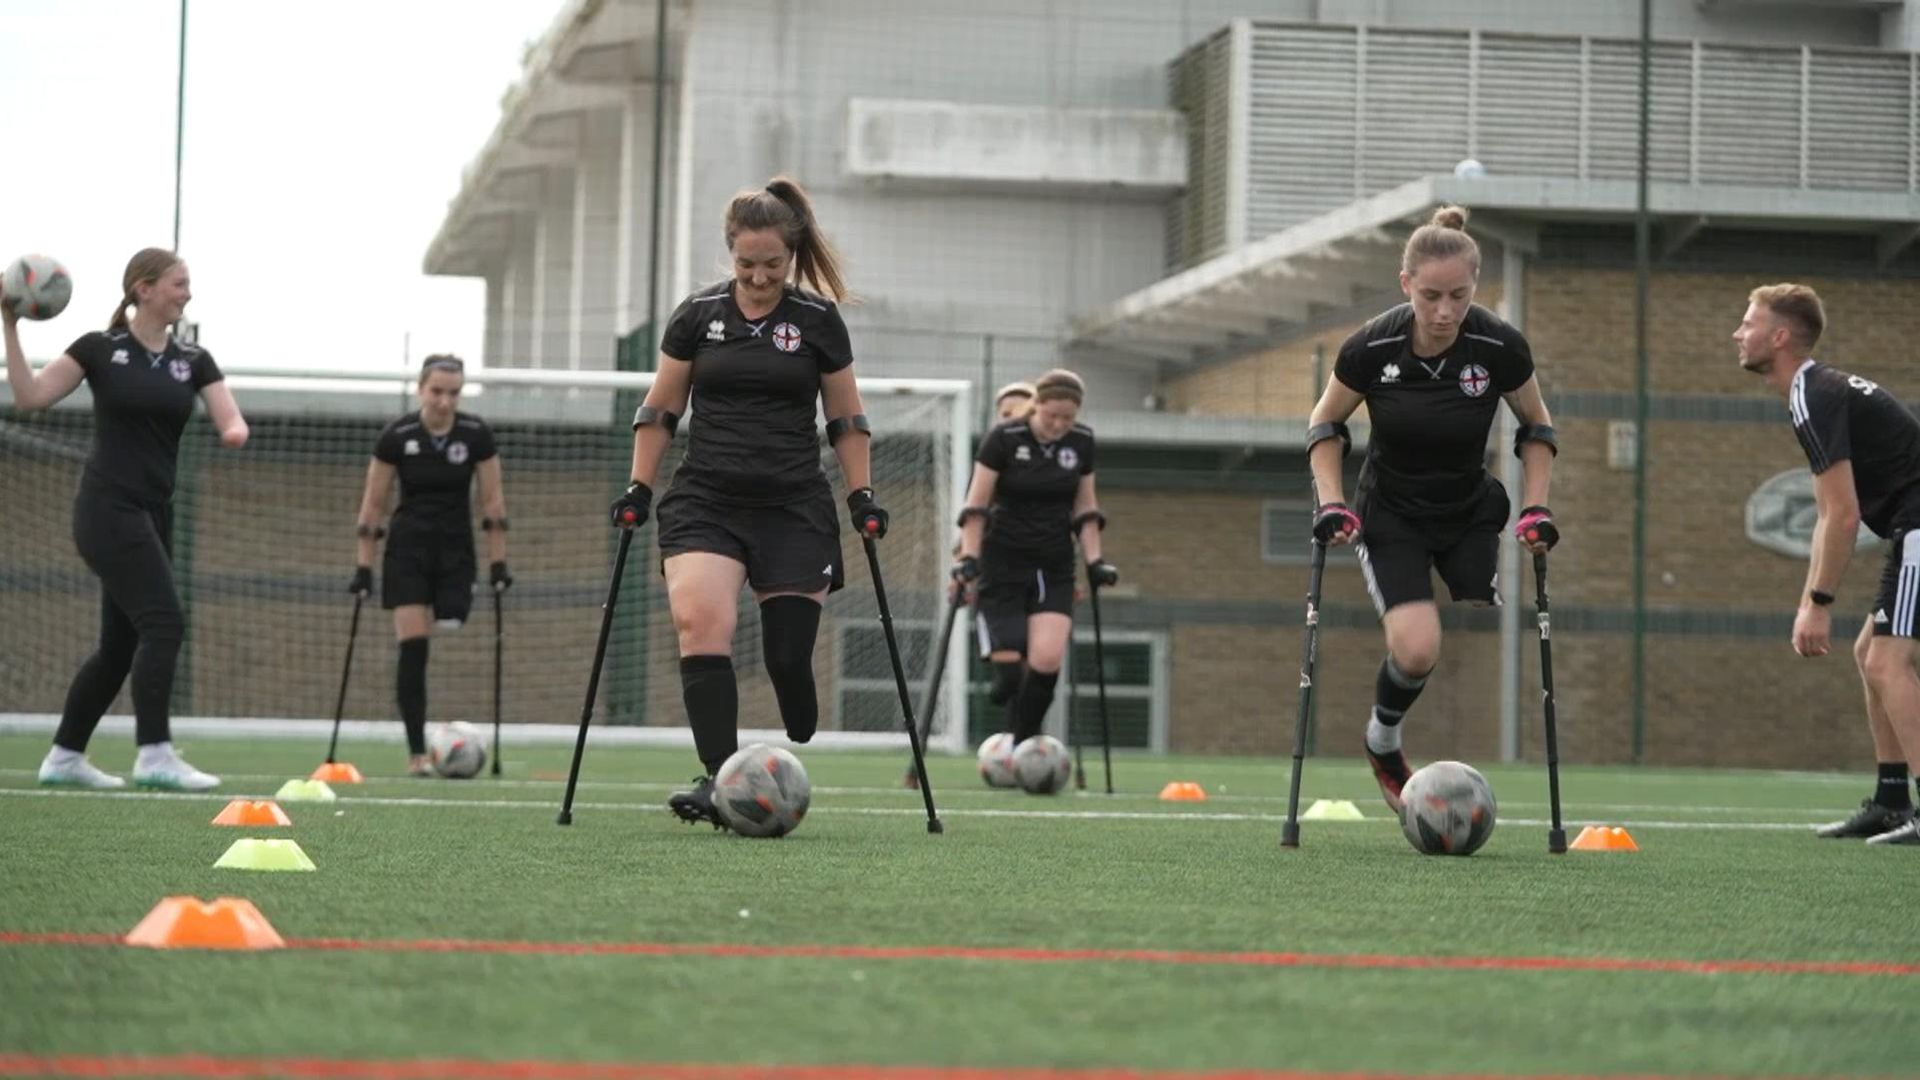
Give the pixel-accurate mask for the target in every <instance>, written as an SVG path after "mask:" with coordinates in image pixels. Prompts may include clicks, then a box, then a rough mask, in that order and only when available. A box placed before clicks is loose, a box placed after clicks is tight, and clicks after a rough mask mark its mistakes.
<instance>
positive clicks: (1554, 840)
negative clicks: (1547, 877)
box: [1547, 829, 1567, 855]
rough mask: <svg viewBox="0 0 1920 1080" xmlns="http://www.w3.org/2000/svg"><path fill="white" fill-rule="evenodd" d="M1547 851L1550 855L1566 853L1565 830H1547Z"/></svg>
mask: <svg viewBox="0 0 1920 1080" xmlns="http://www.w3.org/2000/svg"><path fill="white" fill-rule="evenodd" d="M1547 853H1548V854H1550V855H1565V854H1566V853H1567V830H1565V829H1548V830H1547Z"/></svg>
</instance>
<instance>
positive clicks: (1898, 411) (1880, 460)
mask: <svg viewBox="0 0 1920 1080" xmlns="http://www.w3.org/2000/svg"><path fill="white" fill-rule="evenodd" d="M1747 301H1748V302H1747V311H1746V315H1745V316H1744V317H1743V318H1742V319H1741V320H1740V327H1739V329H1737V330H1735V331H1734V334H1733V337H1734V341H1735V342H1737V343H1738V346H1739V353H1740V366H1741V367H1743V368H1745V369H1747V370H1748V371H1751V372H1753V373H1754V374H1756V375H1759V376H1760V377H1761V378H1762V379H1763V380H1765V381H1766V383H1767V385H1768V386H1771V387H1773V389H1774V390H1776V391H1778V392H1779V394H1780V395H1781V396H1782V397H1784V398H1786V399H1787V411H1788V414H1789V415H1790V416H1791V417H1792V420H1793V433H1794V435H1795V436H1796V437H1797V438H1798V439H1799V440H1800V448H1801V449H1802V450H1804V451H1805V452H1806V455H1807V464H1808V466H1809V467H1810V468H1811V469H1812V470H1813V497H1814V506H1815V508H1816V512H1817V514H1818V517H1817V518H1816V520H1815V523H1814V527H1813V551H1812V560H1811V561H1810V562H1809V564H1808V566H1807V578H1806V584H1805V587H1804V588H1803V589H1802V590H1801V594H1800V604H1799V610H1798V611H1797V612H1796V614H1795V615H1794V619H1793V649H1794V651H1795V652H1797V653H1799V654H1800V655H1801V656H1825V655H1826V654H1827V653H1828V652H1829V651H1830V650H1831V647H1832V634H1833V616H1832V610H1833V601H1834V590H1836V589H1838V588H1839V587H1840V580H1841V578H1842V576H1844V575H1845V573H1846V570H1847V563H1848V562H1849V561H1851V560H1852V558H1853V548H1854V541H1855V537H1856V536H1857V535H1858V532H1859V528H1860V526H1861V525H1862V524H1865V525H1866V526H1867V528H1869V529H1871V530H1873V532H1874V534H1875V535H1878V536H1881V537H1883V538H1885V539H1887V540H1889V541H1891V543H1890V544H1889V546H1888V550H1887V559H1886V566H1885V569H1883V570H1882V571H1881V574H1880V590H1879V593H1878V594H1877V595H1876V596H1875V597H1874V600H1873V607H1872V609H1871V613H1870V614H1869V615H1868V617H1867V619H1866V621H1865V622H1864V623H1863V624H1862V625H1861V627H1860V635H1859V637H1858V638H1856V639H1855V641H1854V645H1853V658H1854V663H1855V664H1856V665H1858V667H1859V668H1860V679H1861V683H1862V684H1863V686H1864V688H1865V690H1866V701H1867V727H1868V729H1869V730H1870V731H1872V733H1873V749H1874V756H1875V757H1876V758H1877V759H1878V761H1879V777H1878V779H1877V781H1876V783H1875V785H1874V791H1873V794H1872V795H1871V796H1869V797H1868V798H1867V799H1866V800H1865V801H1863V802H1862V803H1861V804H1860V809H1859V810H1858V811H1857V812H1855V813H1854V815H1853V816H1852V817H1849V818H1847V819H1846V820H1844V821H1836V822H1833V823H1832V824H1829V825H1823V826H1821V827H1820V828H1819V829H1817V830H1816V832H1817V833H1818V834H1819V835H1821V836H1825V837H1833V838H1847V837H1866V838H1867V842H1868V843H1870V844H1915V845H1920V833H1917V832H1916V826H1915V822H1914V811H1913V801H1912V799H1911V798H1909V796H1908V794H1907V780H1908V776H1909V772H1910V770H1911V771H1913V772H1915V773H1920V676H1916V675H1915V673H1914V667H1913V663H1914V652H1915V641H1914V639H1915V614H1916V607H1920V530H1916V528H1915V527H1916V526H1920V420H1916V419H1915V418H1914V415H1913V413H1912V412H1910V411H1908V409H1907V407H1906V406H1905V405H1903V404H1901V402H1900V401H1899V400H1898V399H1897V398H1895V397H1894V396H1893V395H1892V394H1890V393H1888V392H1887V391H1886V389H1885V388H1883V387H1881V386H1880V385H1879V384H1877V383H1874V382H1872V381H1871V380H1868V379H1863V378H1861V377H1860V376H1858V375H1849V374H1848V373H1846V372H1844V371H1841V370H1839V369H1837V368H1832V367H1828V366H1827V365H1825V364H1823V363H1820V362H1819V361H1817V360H1814V359H1813V358H1812V357H1811V356H1810V355H1809V354H1810V353H1812V351H1813V347H1814V345H1816V344H1818V343H1819V340H1820V334H1821V333H1822V331H1824V330H1825V329H1826V325H1827V317H1826V311H1825V309H1824V308H1823V307H1822V306H1821V304H1820V297H1819V296H1818V295H1817V294H1816V293H1815V292H1814V291H1813V290H1812V289H1810V288H1808V287H1807V286H1805V285H1794V284H1780V285H1766V286H1762V287H1760V288H1758V289H1755V290H1753V292H1752V293H1751V294H1750V295H1749V296H1748V298H1747Z"/></svg>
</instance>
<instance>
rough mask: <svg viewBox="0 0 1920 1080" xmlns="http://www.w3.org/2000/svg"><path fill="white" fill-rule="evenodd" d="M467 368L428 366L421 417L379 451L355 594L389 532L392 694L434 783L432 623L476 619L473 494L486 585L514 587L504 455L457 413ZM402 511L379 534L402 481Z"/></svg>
mask: <svg viewBox="0 0 1920 1080" xmlns="http://www.w3.org/2000/svg"><path fill="white" fill-rule="evenodd" d="M465 369H466V365H465V364H464V363H462V362H461V360H460V358H459V357H457V356H451V355H446V354H436V355H433V356H429V357H427V358H426V360H425V361H424V362H422V364H421V365H420V382H419V386H418V387H417V390H416V393H417V395H418V397H419V399H420V408H419V409H417V410H415V411H414V412H411V413H408V414H407V415H405V416H403V417H401V418H400V419H398V420H395V421H394V422H393V423H391V424H388V425H387V426H386V429H385V430H383V431H382V432H381V433H380V437H379V439H378V440H377V441H376V442H375V443H374V447H373V460H372V461H371V462H369V463H368V464H367V483H366V490H365V492H364V494H363V495H362V496H361V499H360V515H359V527H358V528H357V529H356V530H355V531H356V534H357V541H356V545H357V550H356V552H355V555H356V565H355V569H354V572H353V580H352V582H351V583H350V584H349V585H348V586H347V589H348V591H349V592H353V593H356V594H358V595H361V596H367V595H369V594H371V593H372V592H373V552H374V546H375V541H377V540H378V539H379V538H380V537H381V536H382V535H384V534H385V533H386V532H387V531H388V528H390V529H391V532H392V536H391V537H390V538H389V539H388V540H387V549H386V555H385V557H384V558H383V559H382V561H381V575H380V576H381V581H380V604H381V606H382V607H384V608H387V609H388V610H390V611H392V612H393V635H394V639H395V640H396V641H398V642H399V649H400V662H399V666H398V667H397V668H396V669H395V677H394V692H395V696H396V698H397V699H398V701H399V705H400V721H401V723H402V724H404V725H405V727H406V732H407V751H408V755H409V756H408V760H407V771H408V772H409V773H411V774H412V775H414V776H427V775H430V774H431V773H432V771H433V770H432V766H431V764H430V762H429V761H428V760H427V654H428V642H429V641H430V640H431V638H430V635H431V634H432V632H433V623H434V622H435V621H438V622H439V623H440V624H441V625H442V626H450V627H459V626H461V625H462V624H464V623H465V622H466V620H467V615H468V613H469V612H470V611H472V609H473V582H474V576H475V574H474V558H473V509H472V504H471V502H470V498H469V492H470V491H471V490H472V488H473V483H474V480H475V479H476V478H477V479H478V480H479V482H480V501H481V504H482V505H483V506H484V507H485V508H486V516H485V517H483V518H482V519H481V526H482V528H483V529H484V530H485V532H486V534H487V547H488V561H489V563H490V565H489V567H488V582H489V584H491V585H492V587H493V588H495V589H505V588H507V587H508V586H510V585H512V584H513V575H512V574H511V573H509V572H508V571H507V501H506V494H505V489H504V486H503V485H502V483H501V479H500V452H499V450H498V449H497V448H496V446H495V444H494V439H493V429H492V428H489V427H488V426H487V424H486V421H484V420H482V419H480V418H479V417H477V416H473V415H470V414H468V413H463V412H459V411H458V410H457V408H456V406H457V405H458V404H459V401H460V391H461V389H462V388H463V387H464V386H465V385H466V370H465ZM396 477H397V478H398V479H399V481H400V505H399V507H398V508H397V509H395V510H394V512H393V520H392V522H391V523H390V526H389V527H386V528H383V527H382V526H381V524H380V518H381V515H383V514H384V513H385V512H386V508H387V497H388V493H389V492H390V491H391V489H392V486H393V481H394V479H395V478H396Z"/></svg>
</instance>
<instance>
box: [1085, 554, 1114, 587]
mask: <svg viewBox="0 0 1920 1080" xmlns="http://www.w3.org/2000/svg"><path fill="white" fill-rule="evenodd" d="M1087 580H1088V581H1090V582H1092V583H1093V584H1094V585H1095V586H1097V587H1099V588H1102V589H1104V588H1107V587H1108V586H1110V585H1118V584H1120V568H1119V567H1117V566H1115V565H1113V564H1112V563H1110V562H1108V561H1107V560H1105V559H1095V560H1093V561H1092V562H1090V563H1088V564H1087Z"/></svg>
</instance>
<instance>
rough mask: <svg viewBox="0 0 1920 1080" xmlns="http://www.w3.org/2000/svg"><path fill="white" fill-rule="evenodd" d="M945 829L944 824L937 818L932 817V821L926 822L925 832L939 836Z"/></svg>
mask: <svg viewBox="0 0 1920 1080" xmlns="http://www.w3.org/2000/svg"><path fill="white" fill-rule="evenodd" d="M946 831H947V827H946V826H945V825H942V824H940V819H939V818H934V819H933V820H932V821H929V822H927V832H929V833H931V834H932V835H934V836H939V835H940V834H941V833H943V832H946Z"/></svg>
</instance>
